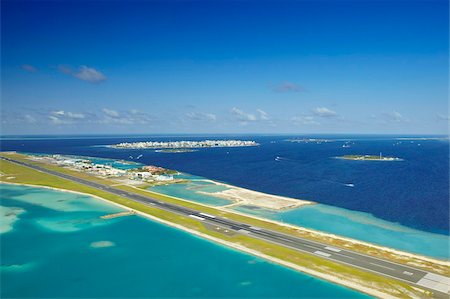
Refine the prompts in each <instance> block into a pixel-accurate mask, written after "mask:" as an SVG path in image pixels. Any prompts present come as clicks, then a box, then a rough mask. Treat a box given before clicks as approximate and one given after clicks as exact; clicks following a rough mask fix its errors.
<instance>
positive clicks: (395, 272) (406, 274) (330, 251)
mask: <svg viewBox="0 0 450 299" xmlns="http://www.w3.org/2000/svg"><path fill="white" fill-rule="evenodd" d="M1 158H2V159H3V160H6V161H9V162H12V163H16V164H19V165H22V166H26V167H29V168H32V169H35V170H38V171H41V172H44V173H47V174H51V175H54V176H58V177H60V178H63V179H66V180H69V181H73V182H77V183H79V184H83V185H86V186H89V187H92V188H96V189H98V190H102V191H105V192H109V193H112V194H115V195H119V196H122V197H125V198H127V199H131V200H134V201H137V202H140V203H143V204H146V205H151V206H155V207H157V208H160V209H163V210H166V211H169V212H174V213H177V214H180V215H184V216H188V217H191V218H193V219H196V220H199V221H202V222H205V223H208V224H210V225H215V226H220V227H223V228H226V229H229V230H233V231H235V232H237V233H240V234H246V235H249V236H251V237H254V238H258V239H261V240H265V241H268V242H271V243H274V244H278V245H282V246H284V247H288V248H291V249H294V250H297V251H301V252H306V253H309V254H312V255H315V256H318V257H321V258H324V259H327V260H330V261H334V262H337V263H341V264H345V265H349V266H352V267H355V268H359V269H362V270H365V271H368V272H372V273H376V274H378V275H382V276H386V277H390V278H394V279H397V280H400V281H403V282H406V283H408V284H410V285H412V286H416V287H420V288H423V289H427V290H430V291H432V292H433V293H434V297H435V298H449V294H450V278H449V277H445V276H443V275H439V274H435V273H431V272H427V271H424V270H420V269H416V268H412V267H410V266H406V265H402V264H397V263H394V262H391V261H387V260H383V259H379V258H375V257H372V256H369V255H365V254H362V253H358V252H355V251H351V250H347V249H341V248H335V247H333V246H330V245H328V244H325V243H320V242H315V241H311V240H308V239H304V238H301V237H296V236H291V235H287V234H283V233H280V232H277V231H273V230H269V229H266V228H260V227H255V226H251V225H248V224H245V223H242V222H237V221H233V220H230V219H225V218H223V217H217V216H214V215H209V214H207V213H202V212H201V211H198V210H193V209H189V208H185V207H183V206H179V205H176V204H172V203H167V202H163V201H160V200H158V199H154V198H152V197H151V196H143V195H140V194H136V193H133V192H129V191H124V190H120V189H117V188H114V187H111V186H107V185H102V184H99V183H95V182H91V181H88V180H85V179H81V178H78V177H75V176H71V175H67V174H64V173H60V172H57V171H53V170H49V169H46V168H43V167H40V166H36V165H33V164H29V163H25V162H22V161H17V160H13V159H10V158H6V157H1Z"/></svg>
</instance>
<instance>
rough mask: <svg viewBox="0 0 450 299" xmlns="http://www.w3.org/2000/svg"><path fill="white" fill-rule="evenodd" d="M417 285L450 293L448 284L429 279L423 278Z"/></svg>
mask: <svg viewBox="0 0 450 299" xmlns="http://www.w3.org/2000/svg"><path fill="white" fill-rule="evenodd" d="M417 284H418V285H420V286H424V287H427V288H430V289H432V290H436V291H439V292H443V293H446V294H449V292H450V286H449V285H448V284H445V283H440V282H437V281H434V280H431V279H427V278H422V279H421V280H419V281H418V282H417Z"/></svg>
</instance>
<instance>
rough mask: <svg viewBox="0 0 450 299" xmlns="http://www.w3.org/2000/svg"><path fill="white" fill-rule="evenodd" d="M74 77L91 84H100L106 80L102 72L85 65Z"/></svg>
mask: <svg viewBox="0 0 450 299" xmlns="http://www.w3.org/2000/svg"><path fill="white" fill-rule="evenodd" d="M73 76H74V77H76V78H78V79H80V80H83V81H87V82H91V83H99V82H102V81H105V80H106V77H105V75H103V74H102V73H101V72H100V71H97V70H96V69H94V68H91V67H87V66H85V65H82V66H80V67H79V69H78V71H77V72H76V73H73Z"/></svg>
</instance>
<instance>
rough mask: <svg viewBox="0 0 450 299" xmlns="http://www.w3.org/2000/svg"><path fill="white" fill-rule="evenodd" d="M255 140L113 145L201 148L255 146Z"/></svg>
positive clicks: (120, 144) (140, 147) (136, 147)
mask: <svg viewBox="0 0 450 299" xmlns="http://www.w3.org/2000/svg"><path fill="white" fill-rule="evenodd" d="M256 145H258V143H256V142H255V141H246V140H203V141H168V142H159V141H146V142H131V143H130V142H123V143H118V144H115V145H113V146H112V147H114V148H131V149H146V148H201V147H241V146H256Z"/></svg>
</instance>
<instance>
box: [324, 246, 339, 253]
mask: <svg viewBox="0 0 450 299" xmlns="http://www.w3.org/2000/svg"><path fill="white" fill-rule="evenodd" d="M325 249H327V250H330V251H334V252H341V250H340V249H337V248H334V247H330V246H327V247H325Z"/></svg>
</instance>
